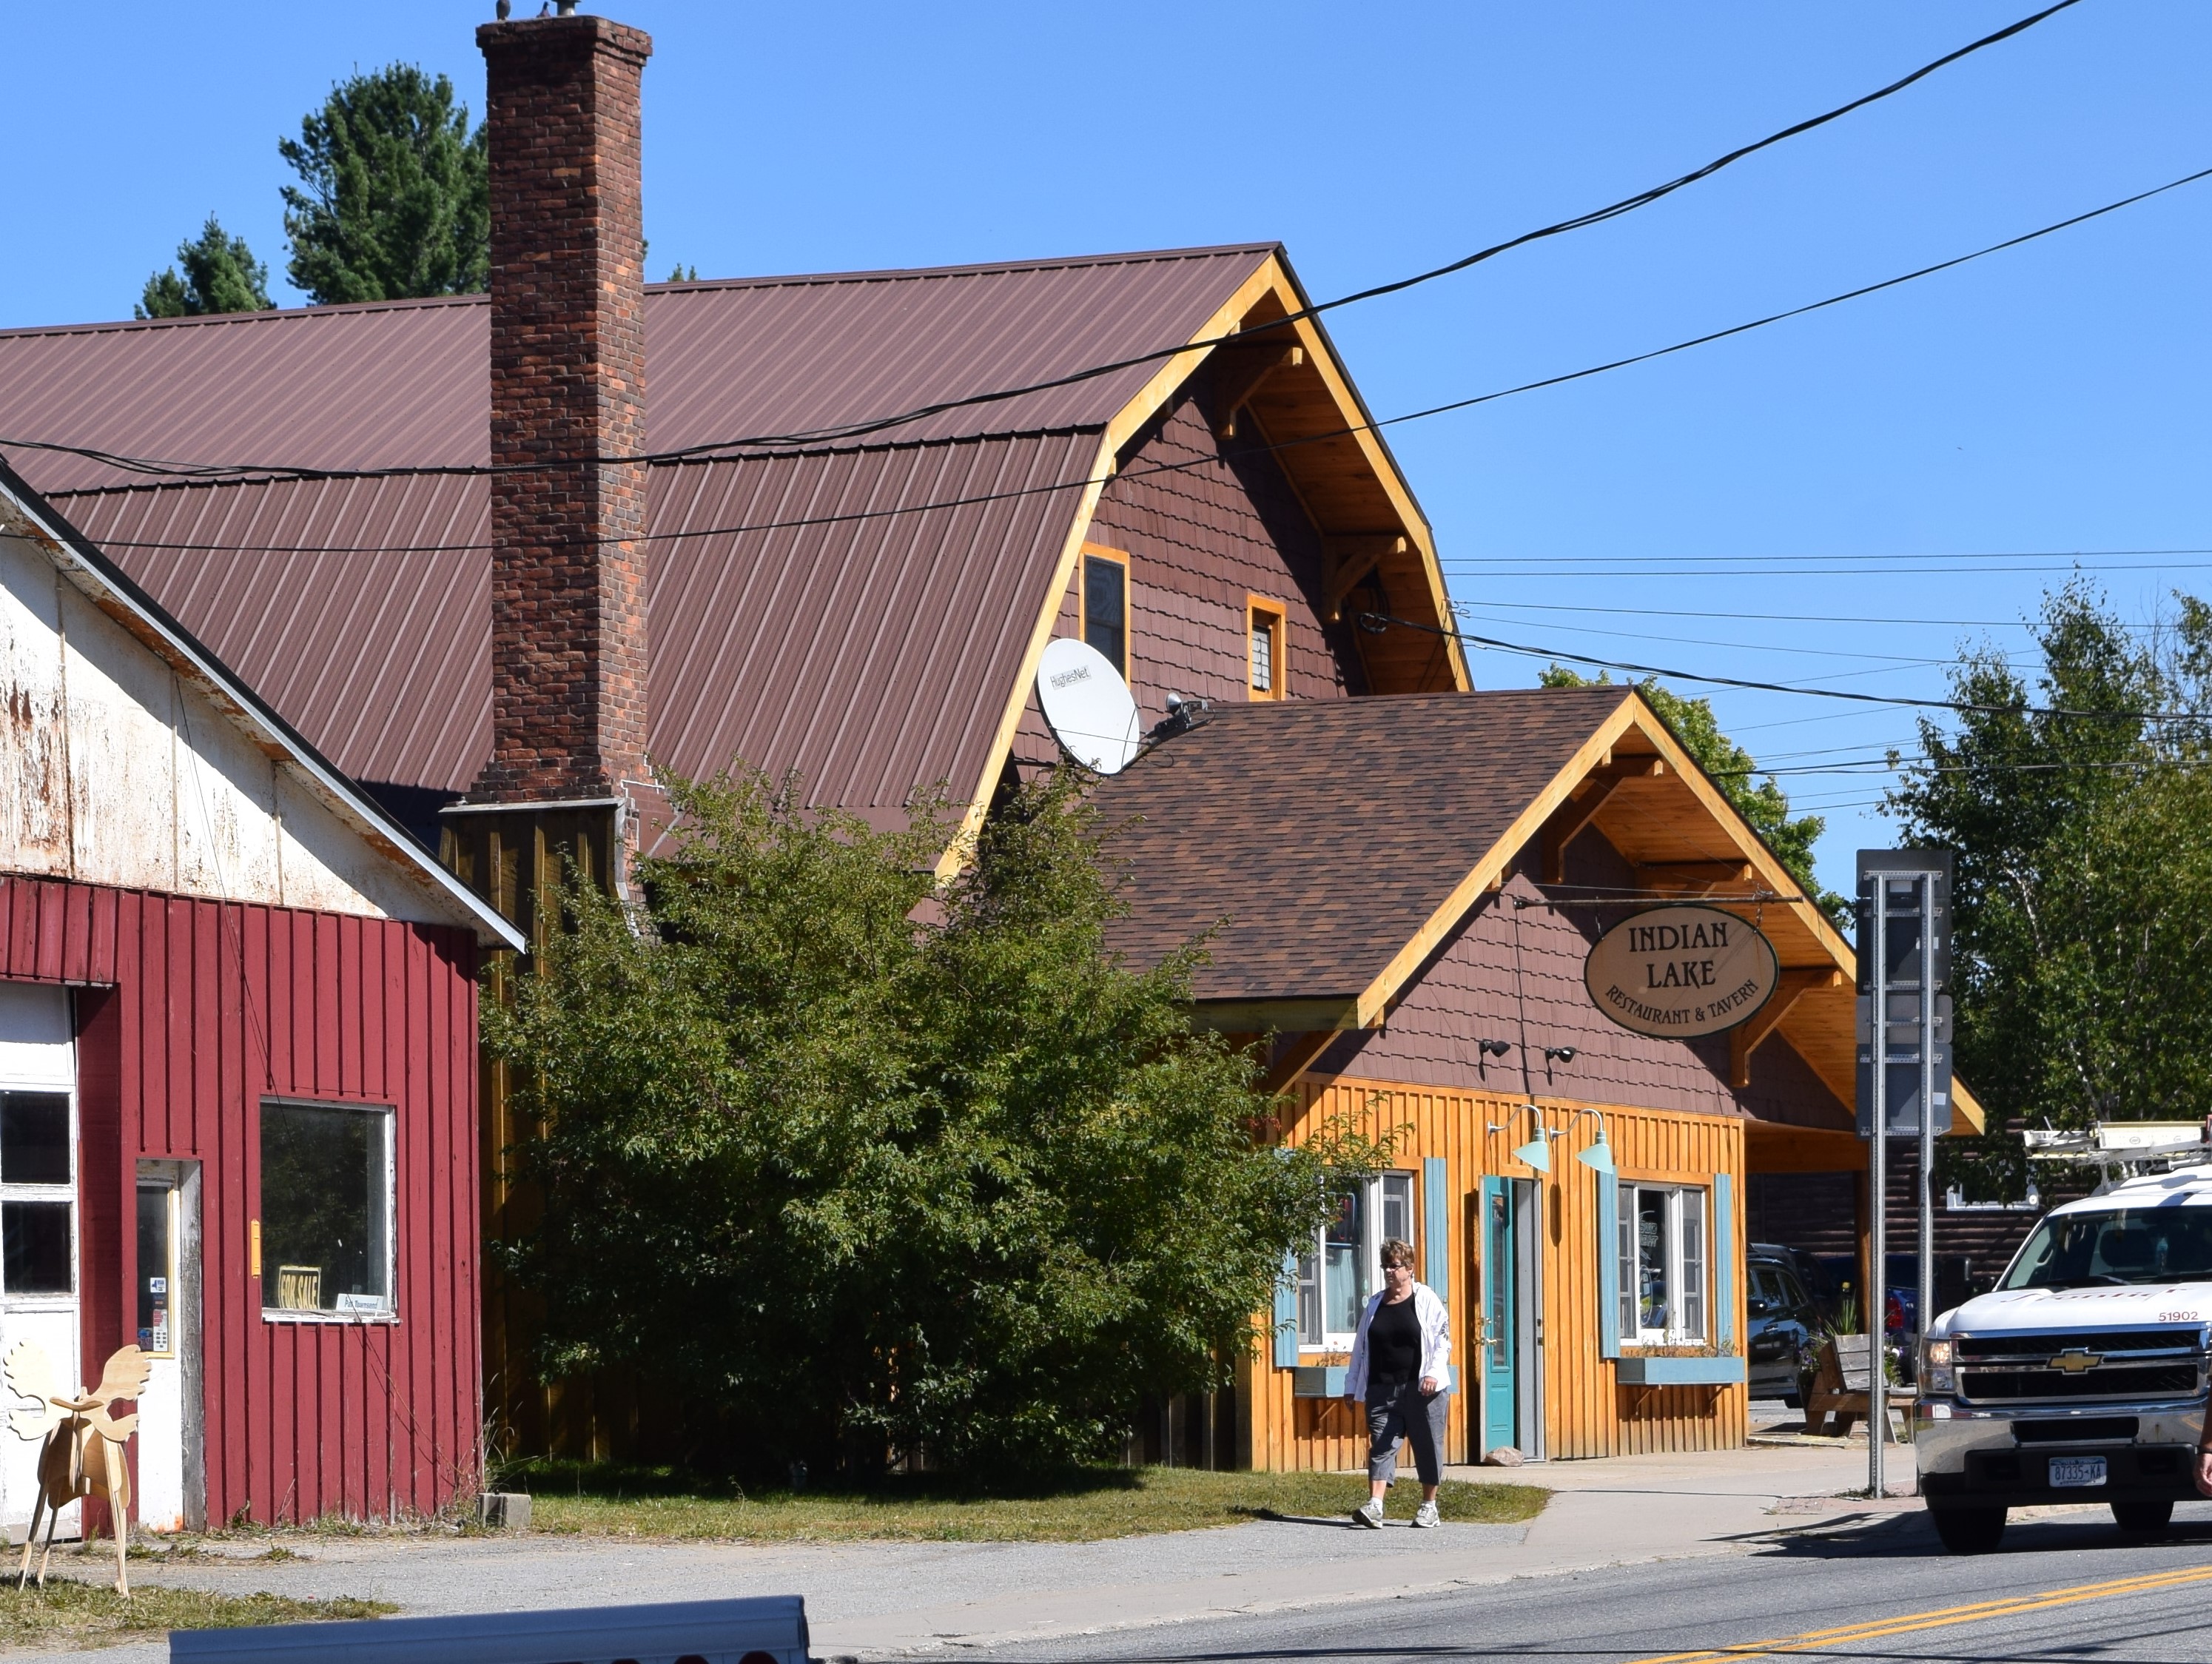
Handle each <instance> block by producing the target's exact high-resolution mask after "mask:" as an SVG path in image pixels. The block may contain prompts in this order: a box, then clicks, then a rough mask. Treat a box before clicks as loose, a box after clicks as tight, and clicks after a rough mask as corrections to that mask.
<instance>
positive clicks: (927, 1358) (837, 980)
mask: <svg viewBox="0 0 2212 1664" xmlns="http://www.w3.org/2000/svg"><path fill="white" fill-rule="evenodd" d="M672 789H673V795H674V800H675V802H676V805H677V808H678V815H679V819H678V826H679V828H680V831H679V832H678V833H677V835H676V848H675V850H674V851H673V852H672V853H671V854H669V855H666V856H660V857H658V858H654V859H650V860H647V861H644V862H641V870H640V880H641V886H642V893H643V894H644V895H645V896H646V897H647V900H646V902H645V903H644V904H643V905H642V906H641V908H640V909H638V910H636V911H629V912H625V911H623V910H620V909H618V908H617V906H616V905H614V904H613V903H612V902H611V901H608V900H605V899H602V898H600V897H599V895H598V894H597V893H593V892H590V891H588V890H584V889H580V888H579V889H577V890H574V892H572V893H571V895H570V897H569V907H570V910H571V913H572V915H573V917H572V926H573V928H572V929H570V930H568V931H566V932H564V933H561V934H557V935H556V936H554V937H553V939H552V940H550V942H548V943H547V944H546V946H545V948H544V951H543V952H542V954H540V956H539V958H538V961H537V968H536V970H535V972H534V973H532V974H526V975H523V976H520V977H519V978H516V979H515V993H514V997H513V1001H512V1003H511V1005H509V1006H507V1007H506V1008H504V1009H501V1008H499V1007H498V1006H496V1005H494V1006H493V1008H492V1009H490V1010H489V1015H488V1018H487V1023H486V1033H487V1035H488V1038H489V1043H490V1045H492V1047H493V1048H494V1050H495V1052H496V1053H497V1055H498V1056H500V1057H501V1058H504V1059H505V1060H506V1061H507V1064H509V1065H511V1066H512V1069H513V1079H514V1081H515V1082H517V1085H518V1090H519V1094H520V1100H521V1106H522V1107H523V1108H524V1109H525V1110H526V1112H530V1113H532V1114H534V1115H535V1116H536V1117H538V1118H539V1119H540V1120H541V1122H542V1124H543V1126H544V1136H543V1137H541V1138H538V1139H535V1140H533V1141H532V1142H531V1143H528V1144H526V1146H525V1147H524V1149H523V1151H522V1160H523V1164H524V1171H525V1172H526V1173H527V1174H528V1175H529V1177H530V1178H531V1179H532V1180H533V1181H534V1183H535V1185H536V1186H537V1187H538V1189H539V1190H540V1191H541V1192H542V1195H543V1198H544V1217H543V1222H542V1224H541V1225H540V1226H539V1228H538V1229H537V1230H536V1231H535V1233H534V1234H532V1235H531V1236H530V1237H529V1238H528V1240H526V1241H525V1242H524V1243H523V1244H521V1245H520V1248H519V1249H518V1250H516V1251H515V1252H513V1253H512V1254H511V1255H510V1256H509V1264H510V1265H511V1267H512V1269H513V1271H514V1273H515V1274H516V1275H517V1277H519V1278H520V1280H521V1281H522V1282H524V1283H526V1285H527V1286H530V1287H532V1288H533V1289H536V1290H537V1291H538V1293H539V1295H541V1296H542V1298H543V1300H544V1306H545V1312H546V1320H547V1327H546V1337H547V1341H546V1345H545V1348H544V1353H543V1356H542V1362H543V1364H544V1368H546V1370H547V1371H548V1373H549V1374H562V1373H565V1372H569V1371H574V1370H579V1369H584V1368H591V1367H593V1366H597V1365H601V1364H608V1363H622V1364H632V1365H636V1366H641V1367H642V1368H644V1369H646V1370H647V1372H648V1373H649V1374H651V1375H652V1376H653V1378H655V1379H656V1380H658V1381H662V1382H665V1384H666V1385H667V1386H668V1387H671V1388H672V1389H673V1390H674V1391H675V1392H677V1393H679V1394H681V1395H683V1396H684V1397H685V1398H686V1399H688V1400H689V1401H690V1402H692V1403H694V1404H696V1405H701V1406H702V1407H711V1408H712V1409H714V1410H715V1411H719V1412H720V1415H721V1416H722V1417H723V1424H724V1425H725V1426H726V1427H731V1428H735V1429H740V1431H741V1435H742V1436H743V1438H744V1440H745V1441H746V1442H747V1444H748V1446H749V1448H750V1453H751V1456H752V1460H754V1462H755V1463H756V1464H757V1465H758V1466H763V1467H771V1466H772V1465H774V1464H780V1463H781V1462H782V1461H784V1460H789V1459H790V1458H791V1457H793V1456H798V1457H801V1458H804V1459H805V1460H809V1461H810V1462H822V1461H827V1460H832V1459H834V1458H836V1456H837V1455H838V1453H840V1452H842V1453H843V1459H844V1461H845V1464H846V1465H847V1466H848V1468H849V1467H859V1468H860V1469H863V1470H865V1468H866V1466H868V1464H869V1461H870V1460H871V1457H872V1459H873V1460H881V1458H882V1457H883V1455H884V1454H885V1453H887V1452H888V1451H890V1450H894V1449H896V1450H906V1451H912V1450H915V1449H918V1448H921V1449H927V1452H928V1453H929V1454H930V1457H931V1459H932V1460H933V1461H936V1462H940V1463H947V1464H951V1465H954V1466H962V1467H965V1468H969V1469H971V1470H973V1469H981V1468H1003V1467H1018V1468H1024V1469H1029V1470H1037V1469H1042V1468H1048V1467H1051V1466H1057V1465H1060V1464H1064V1463H1070V1462H1080V1461H1089V1460H1099V1459H1102V1458H1105V1457H1108V1456H1110V1455H1111V1454H1115V1452H1117V1451H1118V1450H1119V1448H1121V1441H1122V1440H1123V1439H1124V1438H1125V1437H1126V1436H1127V1433H1128V1431H1129V1429H1130V1428H1131V1426H1132V1424H1133V1417H1135V1415H1136V1413H1137V1411H1138V1408H1139V1404H1140V1402H1141V1400H1142V1399H1144V1397H1145V1396H1146V1395H1147V1394H1148V1393H1164V1392H1179V1391H1188V1390H1194V1389H1200V1388H1204V1387H1212V1386H1216V1385H1218V1384H1220V1383H1221V1382H1222V1381H1224V1380H1225V1378H1226V1370H1227V1368H1228V1367H1229V1364H1230V1361H1231V1357H1232V1356H1234V1355H1235V1354H1237V1352H1238V1351H1239V1350H1241V1349H1243V1347H1245V1346H1247V1345H1249V1344H1251V1342H1252V1340H1253V1338H1254V1317H1253V1314H1255V1313H1257V1312H1262V1311H1264V1310H1265V1309H1267V1307H1268V1306H1269V1303H1270V1299H1271V1295H1272V1290H1273V1283H1274V1280H1275V1277H1276V1276H1277V1274H1278V1271H1279V1267H1280V1265H1281V1263H1282V1259H1283V1256H1284V1253H1285V1251H1286V1249H1287V1248H1288V1247H1289V1246H1290V1245H1291V1243H1292V1242H1294V1241H1296V1240H1300V1239H1301V1237H1302V1234H1307V1233H1310V1231H1311V1230H1312V1229H1313V1228H1315V1227H1316V1225H1317V1224H1318V1223H1319V1222H1320V1221H1321V1219H1322V1216H1323V1212H1324V1204H1323V1199H1322V1193H1323V1190H1324V1173H1325V1169H1326V1167H1327V1165H1328V1164H1329V1163H1332V1162H1333V1163H1334V1164H1335V1165H1336V1166H1338V1167H1345V1166H1347V1165H1350V1166H1355V1167H1356V1166H1360V1165H1371V1162H1372V1161H1373V1159H1374V1156H1375V1152H1374V1151H1373V1149H1371V1148H1370V1147H1368V1146H1364V1145H1363V1144H1360V1143H1358V1141H1357V1140H1352V1139H1349V1138H1342V1139H1338V1140H1335V1141H1334V1142H1331V1141H1326V1140H1325V1141H1323V1143H1320V1144H1316V1145H1312V1146H1309V1147H1307V1148H1304V1149H1299V1150H1296V1151H1289V1150H1284V1149H1274V1148H1270V1147H1269V1145H1268V1143H1267V1137H1266V1134H1267V1125H1268V1123H1267V1116H1268V1114H1269V1112H1270V1110H1271V1107H1272V1106H1271V1104H1270V1101H1269V1100H1267V1099H1266V1098H1264V1097H1263V1096H1261V1094H1259V1093H1258V1091H1257V1090H1256V1089H1255V1065H1254V1064H1252V1063H1251V1062H1250V1061H1249V1059H1248V1058H1245V1057H1244V1056H1242V1055H1240V1054H1238V1053H1237V1052H1234V1051H1231V1050H1230V1049H1229V1048H1228V1047H1227V1046H1226V1045H1224V1044H1223V1043H1222V1042H1221V1041H1220V1040H1219V1039H1218V1038H1216V1037H1213V1036H1211V1035H1208V1034H1204V1033H1194V1032H1193V1031H1192V1030H1191V1029H1190V1027H1189V1026H1188V1021H1187V1018H1186V1015H1185V1010H1186V1008H1185V1005H1184V1003H1183V1002H1184V1001H1185V1000H1186V999H1187V997H1188V992H1189V978H1190V974H1191V971H1192V968H1193V966H1194V964H1195V963H1196V962H1197V958H1198V954H1199V953H1200V948H1197V947H1196V946H1194V947H1192V948H1189V949H1187V950H1186V951H1184V952H1182V953H1181V954H1177V955H1176V956H1175V957H1174V958H1173V959H1171V960H1169V961H1168V962H1167V963H1165V964H1164V965H1162V966H1158V967H1157V968H1155V969H1152V970H1148V971H1144V972H1136V971H1132V970H1130V969H1128V968H1127V967H1126V966H1122V965H1121V964H1120V963H1118V962H1116V961H1115V960H1114V959H1113V958H1112V957H1111V956H1110V955H1109V954H1108V953H1107V952H1106V950H1105V930H1106V926H1107V923H1108V921H1109V919H1110V918H1111V917H1113V916H1114V914H1115V910H1116V903H1115V899H1114V890H1113V887H1112V884H1111V882H1110V881H1109V875H1108V874H1107V871H1106V869H1104V868H1103V866H1102V863H1101V859H1100V856H1099V850H1098V844H1097V827H1096V826H1095V825H1094V824H1093V821H1092V818H1091V810H1090V809H1089V808H1086V807H1085V805H1084V804H1083V802H1082V801H1081V800H1080V798H1079V795H1077V789H1076V788H1074V787H1073V785H1072V784H1071V783H1069V782H1067V781H1066V779H1063V780H1061V781H1060V782H1057V783H1052V784H1049V785H1044V786H1037V787H1031V788H1027V789H1023V790H1021V791H1020V792H1018V793H1017V794H1015V795H1012V797H1011V798H1010V799H1009V800H1007V801H1005V802H1001V804H1000V807H999V808H998V809H997V810H996V811H995V812H994V815H993V818H992V819H991V820H990V822H989V823H988V824H987V826H986V827H985V828H984V830H983V832H982V833H981V838H980V839H979V842H978V844H977V847H976V850H975V860H974V862H973V863H972V864H971V865H970V866H969V869H967V871H966V873H965V874H964V875H963V876H962V877H960V878H959V879H958V880H957V881H954V882H953V883H952V884H951V885H950V886H949V887H945V888H944V889H942V890H939V889H938V888H936V887H934V885H933V879H932V876H931V875H932V869H933V866H934V864H935V862H936V860H937V856H938V854H939V851H940V850H942V849H943V848H944V847H945V835H946V834H945V827H944V826H942V825H940V824H939V823H938V822H937V821H936V820H933V818H931V817H930V816H927V815H925V816H922V817H921V818H919V819H918V820H917V821H916V823H915V825H914V826H912V827H911V828H910V829H908V830H903V831H896V832H877V831H872V830H871V829H870V828H869V827H868V826H866V825H865V824H863V823H862V822H860V821H859V820H855V819H853V818H851V817H848V816H844V815H840V814H814V813H809V812H806V811H805V810H803V809H802V808H801V807H800V805H799V799H798V795H797V793H796V792H795V790H794V789H792V788H791V787H790V786H789V785H788V784H786V785H784V786H781V787H777V786H774V785H772V784H771V783H769V782H768V781H766V780H764V779H762V778H759V777H736V778H733V779H724V780H721V781H718V782H714V783H707V784H696V785H695V784H686V783H681V782H678V783H674V784H673V788H672Z"/></svg>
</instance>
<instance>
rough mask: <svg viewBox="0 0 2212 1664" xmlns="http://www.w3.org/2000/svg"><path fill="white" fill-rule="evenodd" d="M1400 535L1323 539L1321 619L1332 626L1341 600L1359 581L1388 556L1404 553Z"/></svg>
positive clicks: (1339, 612)
mask: <svg viewBox="0 0 2212 1664" xmlns="http://www.w3.org/2000/svg"><path fill="white" fill-rule="evenodd" d="M1406 546H1407V545H1406V537H1405V533H1402V532H1371V533H1360V534H1358V535H1356V536H1349V537H1325V538H1323V539H1322V540H1321V550H1322V606H1321V615H1322V618H1324V619H1327V620H1328V622H1329V623H1331V624H1334V623H1335V622H1336V621H1337V620H1338V619H1341V618H1342V617H1343V616H1344V602H1345V598H1346V596H1348V595H1350V594H1352V591H1353V590H1354V589H1357V588H1358V587H1359V585H1360V582H1361V581H1362V580H1363V579H1364V578H1365V577H1366V576H1367V575H1368V574H1369V573H1370V572H1371V571H1373V570H1375V569H1376V567H1377V566H1378V565H1380V564H1382V563H1383V561H1384V560H1385V559H1387V558H1389V557H1390V556H1392V555H1402V554H1404V553H1405V552H1406Z"/></svg>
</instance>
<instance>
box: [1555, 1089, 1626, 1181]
mask: <svg viewBox="0 0 2212 1664" xmlns="http://www.w3.org/2000/svg"><path fill="white" fill-rule="evenodd" d="M1585 1115H1589V1116H1594V1117H1595V1118H1596V1120H1597V1142H1596V1143H1594V1144H1592V1145H1591V1146H1590V1147H1589V1149H1583V1150H1577V1151H1576V1152H1575V1160H1577V1161H1580V1162H1581V1163H1582V1164H1583V1166H1584V1167H1588V1168H1589V1170H1590V1171H1591V1172H1593V1173H1596V1174H1597V1175H1598V1176H1599V1177H1600V1178H1605V1179H1609V1178H1611V1177H1612V1176H1613V1174H1614V1173H1617V1172H1619V1171H1620V1169H1619V1168H1618V1167H1615V1166H1614V1165H1613V1146H1612V1145H1611V1144H1609V1143H1606V1140H1605V1116H1604V1114H1603V1112H1601V1111H1598V1110H1595V1109H1591V1108H1589V1107H1588V1106H1584V1107H1583V1108H1581V1109H1577V1111H1576V1112H1575V1120H1577V1121H1579V1120H1580V1119H1582V1118H1583V1116H1585ZM1567 1130H1568V1131H1570V1132H1571V1131H1574V1125H1573V1122H1570V1123H1568V1126H1567Z"/></svg>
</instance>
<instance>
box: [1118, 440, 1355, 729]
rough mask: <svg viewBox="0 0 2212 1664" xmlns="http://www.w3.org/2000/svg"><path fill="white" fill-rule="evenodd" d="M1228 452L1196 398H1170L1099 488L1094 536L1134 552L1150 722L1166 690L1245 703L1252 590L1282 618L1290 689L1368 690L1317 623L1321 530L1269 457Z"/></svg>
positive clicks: (1141, 675) (1343, 635)
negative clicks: (1281, 611)
mask: <svg viewBox="0 0 2212 1664" xmlns="http://www.w3.org/2000/svg"><path fill="white" fill-rule="evenodd" d="M1250 425H1251V424H1249V421H1248V423H1247V424H1246V426H1247V429H1248V430H1249V427H1250ZM1245 442H1249V441H1232V442H1230V445H1229V448H1231V449H1233V448H1234V447H1235V446H1236V445H1237V444H1238V443H1245ZM1223 449H1224V446H1223V443H1222V442H1219V441H1218V440H1216V439H1215V438H1214V436H1213V434H1212V430H1211V429H1210V428H1209V427H1208V426H1207V424H1206V418H1205V415H1204V413H1203V411H1201V410H1200V407H1199V405H1197V404H1196V403H1195V402H1194V400H1192V399H1188V398H1184V399H1178V400H1177V401H1176V403H1175V405H1173V406H1171V407H1170V409H1169V410H1168V411H1166V412H1165V413H1164V415H1163V416H1162V417H1161V418H1160V419H1159V420H1158V421H1157V422H1156V423H1154V424H1153V425H1152V427H1151V428H1150V429H1148V430H1146V433H1145V434H1143V435H1142V436H1139V440H1138V442H1137V443H1136V444H1135V446H1134V447H1133V450H1132V452H1131V454H1129V455H1128V456H1127V459H1126V460H1125V461H1124V462H1123V465H1122V467H1121V472H1120V473H1119V474H1118V475H1117V476H1116V477H1115V478H1114V480H1113V481H1112V482H1111V483H1110V484H1109V485H1108V486H1107V487H1106V489H1105V491H1103V493H1101V494H1100V497H1099V503H1098V511H1097V515H1095V516H1094V517H1093V519H1092V521H1091V541H1092V542H1094V543H1100V544H1103V545H1105V546H1108V547H1109V548H1114V549H1124V550H1127V552H1128V553H1129V565H1130V572H1129V580H1130V585H1131V588H1132V591H1133V602H1134V606H1133V613H1134V616H1133V619H1132V620H1131V624H1132V631H1131V646H1130V654H1131V657H1132V659H1133V665H1132V670H1133V673H1134V674H1133V675H1132V677H1131V682H1132V686H1133V692H1135V693H1136V696H1137V704H1138V707H1139V709H1140V710H1142V711H1143V712H1144V713H1145V715H1146V717H1147V718H1148V719H1151V720H1154V721H1157V720H1158V718H1159V717H1160V716H1164V715H1165V714H1166V704H1165V701H1166V698H1167V696H1168V695H1169V694H1170V693H1171V692H1174V693H1195V694H1197V695H1199V696H1200V697H1201V698H1207V699H1213V700H1219V701H1225V700H1238V701H1241V700H1243V698H1245V697H1246V686H1247V685H1246V680H1245V674H1246V667H1245V651H1246V643H1245V638H1244V630H1245V613H1244V609H1245V605H1246V599H1247V597H1248V596H1250V595H1255V594H1258V595H1266V596H1268V597H1270V598H1271V599H1273V600H1279V601H1282V602H1283V603H1284V604H1285V608H1286V610H1287V611H1288V613H1289V614H1290V618H1289V640H1288V643H1287V644H1286V647H1285V662H1286V664H1287V666H1288V670H1289V680H1288V684H1287V686H1288V689H1289V692H1290V694H1291V698H1299V699H1334V698H1341V697H1343V696H1344V695H1345V694H1346V693H1355V692H1364V681H1363V680H1362V678H1361V677H1360V674H1359V671H1358V662H1357V660H1356V658H1355V657H1354V656H1353V655H1354V653H1355V652H1356V649H1353V648H1352V644H1351V641H1350V637H1349V634H1348V632H1346V631H1344V630H1343V629H1342V628H1341V627H1339V628H1337V629H1334V630H1331V631H1327V632H1324V631H1323V630H1322V626H1321V624H1320V618H1319V613H1318V611H1317V609H1318V607H1319V606H1320V602H1321V594H1322V588H1321V586H1322V553H1321V538H1320V535H1319V534H1318V533H1316V531H1315V529H1314V526H1313V522H1312V521H1310V519H1308V518H1307V515H1306V512H1305V509H1304V506H1303V505H1302V504H1301V503H1299V502H1298V500H1297V497H1296V496H1295V495H1294V494H1293V493H1292V491H1291V488H1290V486H1289V485H1288V484H1287V483H1286V482H1285V480H1284V478H1283V475H1282V471H1281V469H1280V468H1279V466H1277V465H1276V463H1275V462H1274V460H1273V459H1272V458H1271V457H1268V456H1267V455H1266V454H1259V455H1246V456H1243V457H1224V456H1223V454H1222V451H1223ZM1330 637H1335V639H1334V640H1331V639H1329V638H1330Z"/></svg>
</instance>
